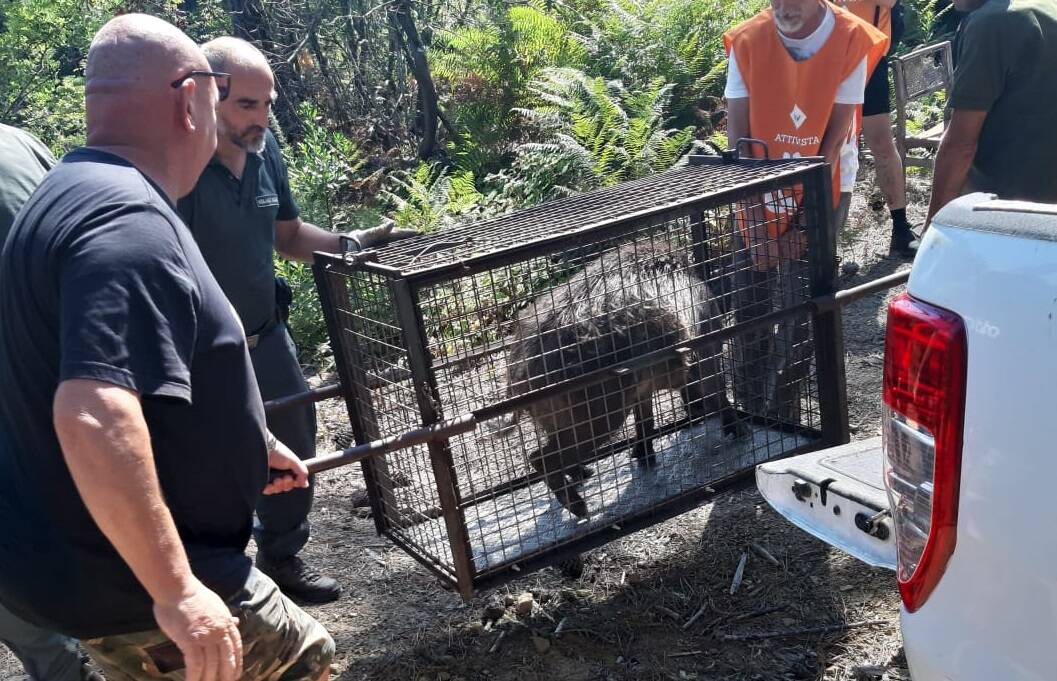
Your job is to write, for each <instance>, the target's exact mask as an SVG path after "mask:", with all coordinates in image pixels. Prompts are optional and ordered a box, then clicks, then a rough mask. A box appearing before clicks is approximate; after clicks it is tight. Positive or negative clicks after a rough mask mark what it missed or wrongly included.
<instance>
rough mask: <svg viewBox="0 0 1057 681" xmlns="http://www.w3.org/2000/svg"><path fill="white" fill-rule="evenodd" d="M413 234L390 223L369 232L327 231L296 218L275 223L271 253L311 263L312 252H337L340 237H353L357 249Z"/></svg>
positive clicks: (367, 230) (361, 230) (339, 250)
mask: <svg viewBox="0 0 1057 681" xmlns="http://www.w3.org/2000/svg"><path fill="white" fill-rule="evenodd" d="M416 234H418V232H417V231H415V230H413V229H402V228H399V227H396V226H395V224H394V223H393V222H392V221H391V220H386V221H384V222H383V223H382V224H381V225H379V226H377V227H371V228H369V229H360V230H356V231H353V232H328V231H327V230H325V229H321V228H319V227H316V226H315V225H313V224H312V223H310V222H305V221H304V220H302V219H301V218H300V217H296V218H293V219H292V220H276V221H275V250H277V251H279V255H281V256H283V257H284V258H286V259H287V260H298V261H301V262H311V260H312V254H313V253H315V252H316V251H323V252H325V253H341V237H342V236H353V237H355V239H354V244H358V245H359V248H370V247H371V246H378V245H380V244H384V243H387V242H389V241H393V240H395V239H403V238H406V237H409V236H415V235H416Z"/></svg>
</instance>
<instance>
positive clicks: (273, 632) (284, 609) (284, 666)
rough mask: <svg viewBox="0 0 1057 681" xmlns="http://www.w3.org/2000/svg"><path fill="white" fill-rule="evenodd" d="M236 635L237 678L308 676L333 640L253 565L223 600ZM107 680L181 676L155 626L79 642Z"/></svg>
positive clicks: (323, 667)
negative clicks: (243, 581) (239, 648)
mask: <svg viewBox="0 0 1057 681" xmlns="http://www.w3.org/2000/svg"><path fill="white" fill-rule="evenodd" d="M228 605H229V606H230V607H231V612H232V614H234V615H237V616H238V618H239V633H240V634H241V635H242V665H243V673H242V676H241V677H240V679H241V680H242V681H314V680H315V679H318V678H320V676H321V675H322V674H323V673H324V672H325V671H328V670H329V668H330V660H331V658H332V657H333V656H334V641H333V640H332V639H331V638H330V634H328V633H327V631H326V629H324V628H323V626H322V625H321V624H320V623H319V622H317V621H315V620H314V619H312V617H311V616H310V615H308V613H306V612H305V611H304V610H302V609H301V608H299V607H297V605H295V604H294V603H293V601H291V600H290V599H288V598H286V597H285V596H283V595H282V593H280V592H279V588H278V587H277V586H276V585H275V583H274V582H273V581H272V580H271V579H269V578H268V577H266V576H265V575H264V574H262V573H261V572H258V571H257V570H256V569H254V570H253V571H252V572H251V573H250V576H249V579H248V580H246V585H245V586H244V587H243V588H242V590H241V591H240V592H239V593H238V594H236V595H235V596H234V597H233V598H231V599H230V600H229V601H228ZM81 645H82V646H84V649H85V650H86V651H88V654H89V655H90V656H91V657H92V659H93V660H95V662H96V664H98V665H99V666H100V667H102V669H103V673H104V674H105V675H106V678H107V681H147V680H148V679H169V680H170V681H183V679H184V671H185V670H184V668H183V664H182V660H181V659H180V655H179V651H178V650H176V649H175V646H174V645H173V644H172V643H171V642H170V641H169V639H168V638H167V637H166V636H165V634H163V633H162V632H161V631H160V630H158V629H154V630H152V631H141V632H136V633H132V634H119V635H116V636H106V637H104V638H96V639H90V640H85V641H82V642H81Z"/></svg>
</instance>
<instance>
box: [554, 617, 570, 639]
mask: <svg viewBox="0 0 1057 681" xmlns="http://www.w3.org/2000/svg"><path fill="white" fill-rule="evenodd" d="M568 619H569V618H568V617H563V618H562V619H561V621H560V622H558V626H556V627H554V638H558V637H560V636H561V635H562V629H564V628H565V622H566V621H567V620H568Z"/></svg>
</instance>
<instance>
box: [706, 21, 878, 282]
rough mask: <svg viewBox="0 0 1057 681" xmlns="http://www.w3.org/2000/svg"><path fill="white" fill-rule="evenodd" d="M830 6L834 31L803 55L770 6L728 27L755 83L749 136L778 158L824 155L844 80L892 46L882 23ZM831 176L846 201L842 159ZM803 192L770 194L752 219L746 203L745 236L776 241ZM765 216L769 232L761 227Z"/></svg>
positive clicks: (730, 45)
mask: <svg viewBox="0 0 1057 681" xmlns="http://www.w3.org/2000/svg"><path fill="white" fill-rule="evenodd" d="M830 7H831V9H832V10H833V13H834V18H835V20H836V24H835V26H834V28H833V34H832V35H830V37H829V39H828V40H826V43H825V44H824V45H823V46H822V49H820V50H819V51H818V52H817V53H816V54H815V55H813V56H812V57H811V58H810V59H805V60H804V61H796V60H795V59H793V57H792V55H790V54H789V51H788V50H787V49H786V47H785V44H784V43H782V40H781V38H780V37H779V36H778V28H777V27H776V26H775V23H774V15H773V12H772V11H771V10H770V9H766V10H764V11H762V12H760V13H759V14H757V15H756V16H754V17H752V18H751V19H749V20H748V21H745V22H744V23H742V24H740V25H738V26H736V27H735V28H733V29H731V30H730V31H728V32H727V33H725V34H724V35H723V43H724V45H725V46H726V49H727V54H728V55H729V54H730V53H731V52H733V53H734V55H735V56H736V58H737V61H738V68H739V70H740V71H741V75H742V78H743V79H744V81H745V84H746V86H747V87H748V90H749V137H754V138H756V139H760V140H762V141H764V142H766V143H767V147H768V151H769V154H770V157H771V158H798V157H802V156H817V155H819V152H820V149H821V147H822V138H823V136H824V135H825V133H826V128H827V126H828V125H829V120H830V116H831V115H832V113H833V106H834V100H835V99H836V97H837V89H838V88H839V87H840V84H841V83H843V82H844V80H845V79H846V78H848V76H850V75H851V74H852V72H853V70H854V69H855V68H857V67H858V66H859V62H861V61H862V60H863V58H866V60H867V63H866V69H867V73H870V72H871V71H872V70H873V68H874V67H875V66H876V65H877V62H878V61H880V59H881V57H882V56H883V55H884V54H885V51H886V50H887V49H888V39H887V38H886V37H885V36H884V34H882V33H881V32H880V31H878V30H877V29H875V28H873V27H872V26H869V25H867V24H866V23H865V22H862V21H860V20H859V19H858V18H856V17H854V16H853V15H852V14H851V13H849V12H847V11H845V10H844V9H842V8H840V7H836V6H833V5H831V6H830ZM750 153H751V154H752V155H753V156H762V154H763V150H762V149H759V148H753V149H752V150H751V152H750ZM832 184H833V205H834V206H836V205H837V203H838V202H839V201H840V162H839V160H838V162H837V163H834V164H833V183H832ZM802 198H803V188H802V187H799V186H797V187H792V188H790V189H788V190H783V191H781V192H778V193H770V194H768V195H766V196H764V197H763V201H762V206H761V208H762V216H760V215H757V216H756V217H755V218H751V219H750V217H749V216H748V215H746V214H745V213H746V211H744V210H743V211H740V212H739V221H740V222H741V223H742V225H741V227H742V233H743V236H744V237H745V239H746V242H747V243H750V244H751V243H753V242H759V241H762V240H764V239H770V240H772V241H773V240H775V239H777V238H778V237H779V236H781V235H783V234H785V233H786V232H787V231H788V229H789V226H790V224H792V223H794V222H795V220H796V218H797V214H798V213H799V207H800V206H801V204H802ZM752 212H754V213H757V214H758V213H761V211H760V210H756V211H752ZM763 224H766V226H767V228H766V232H763V230H760V229H758V228H759V227H761V226H762V225H763ZM750 231H751V232H753V233H755V234H750V233H749V232H750ZM764 234H766V236H764ZM755 250H756V249H755V248H754V251H755ZM757 264H758V265H761V263H760V261H758V262H757ZM763 265H766V263H763ZM761 269H770V268H769V267H767V266H762V267H761Z"/></svg>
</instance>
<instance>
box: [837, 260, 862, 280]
mask: <svg viewBox="0 0 1057 681" xmlns="http://www.w3.org/2000/svg"><path fill="white" fill-rule="evenodd" d="M860 269H862V266H861V265H859V263H857V262H852V261H848V262H845V263H841V266H840V273H841V274H843V275H844V276H846V277H851V276H855V275H856V274H858V273H859V270H860Z"/></svg>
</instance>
